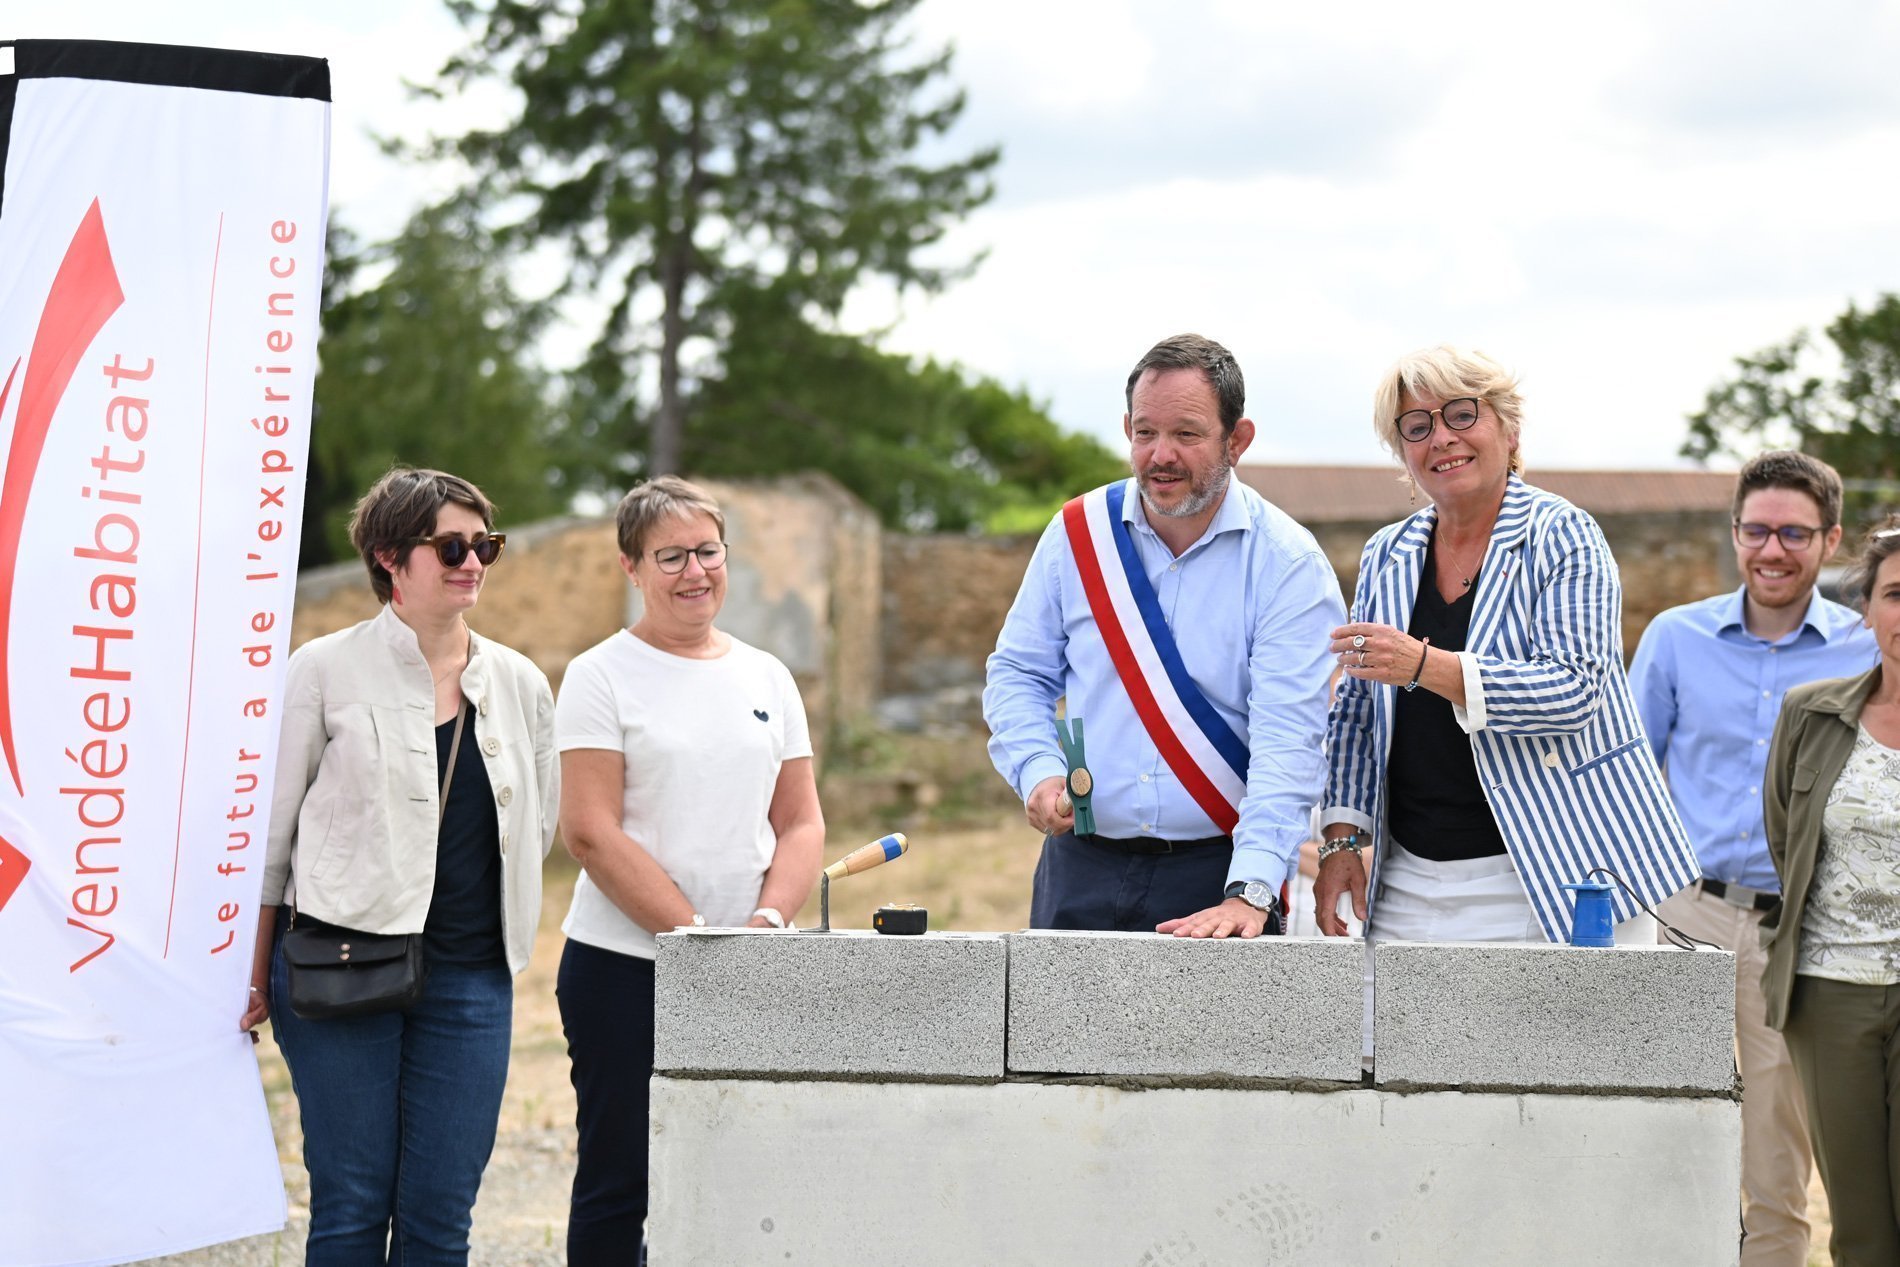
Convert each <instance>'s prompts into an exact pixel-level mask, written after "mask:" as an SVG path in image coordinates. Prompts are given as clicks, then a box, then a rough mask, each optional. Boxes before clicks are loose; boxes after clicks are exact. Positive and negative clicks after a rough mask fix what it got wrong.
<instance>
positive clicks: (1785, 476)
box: [1729, 449, 1841, 532]
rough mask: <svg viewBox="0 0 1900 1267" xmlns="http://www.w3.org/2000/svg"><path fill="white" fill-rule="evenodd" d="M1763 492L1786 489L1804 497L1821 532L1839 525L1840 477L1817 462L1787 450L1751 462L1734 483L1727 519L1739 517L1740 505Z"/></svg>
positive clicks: (1820, 462) (1821, 462)
mask: <svg viewBox="0 0 1900 1267" xmlns="http://www.w3.org/2000/svg"><path fill="white" fill-rule="evenodd" d="M1764 488H1786V489H1791V490H1792V491H1794V492H1797V493H1806V494H1807V495H1808V496H1809V497H1812V498H1813V499H1814V505H1815V507H1816V508H1817V509H1819V510H1820V512H1821V531H1823V532H1825V531H1827V530H1828V529H1829V528H1832V527H1833V526H1834V525H1835V524H1837V523H1839V522H1840V521H1841V477H1840V473H1839V472H1837V471H1836V470H1835V469H1834V468H1833V467H1831V466H1829V465H1828V464H1827V463H1825V462H1823V461H1822V460H1821V459H1820V458H1817V457H1810V456H1809V455H1808V454H1806V453H1796V452H1794V451H1793V450H1790V449H1778V450H1776V451H1775V452H1773V453H1763V454H1760V455H1758V456H1756V457H1752V458H1750V459H1749V460H1748V461H1747V462H1746V463H1745V464H1744V465H1743V466H1742V473H1741V474H1740V475H1738V476H1737V477H1736V479H1735V504H1734V505H1733V506H1731V507H1730V508H1729V517H1730V518H1733V519H1740V518H1741V517H1742V503H1743V502H1744V501H1747V500H1748V495H1749V494H1750V493H1758V492H1760V491H1761V490H1762V489H1764Z"/></svg>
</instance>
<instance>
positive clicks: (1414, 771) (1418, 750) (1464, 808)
mask: <svg viewBox="0 0 1900 1267" xmlns="http://www.w3.org/2000/svg"><path fill="white" fill-rule="evenodd" d="M1434 549H1435V545H1434V546H1433V547H1428V548H1427V549H1426V552H1425V572H1424V578H1423V581H1422V583H1421V584H1420V585H1419V589H1418V601H1417V602H1416V603H1415V604H1413V606H1412V623H1411V624H1410V625H1409V626H1408V627H1407V629H1406V632H1407V633H1409V634H1411V635H1412V636H1413V637H1414V638H1430V639H1431V640H1432V646H1433V647H1435V648H1437V649H1438V650H1440V651H1463V650H1464V649H1465V638H1466V636H1467V634H1468V633H1469V632H1470V628H1471V605H1472V602H1473V599H1472V595H1474V594H1476V593H1477V592H1478V590H1477V587H1478V585H1479V583H1480V578H1479V577H1476V576H1474V577H1472V578H1471V584H1472V587H1471V588H1470V589H1468V590H1466V591H1465V592H1464V593H1462V594H1460V595H1459V596H1458V597H1457V598H1456V599H1455V600H1453V601H1452V602H1449V603H1447V602H1446V601H1445V600H1444V599H1443V598H1442V597H1441V596H1440V595H1439V593H1438V583H1437V582H1436V581H1435V580H1434V579H1433V576H1434V568H1433V565H1432V555H1433V551H1434ZM1398 705H1399V706H1398V708H1397V709H1396V710H1394V712H1393V729H1392V753H1391V756H1390V757H1389V758H1387V761H1386V793H1387V796H1388V798H1389V803H1390V808H1389V810H1388V812H1387V818H1388V821H1389V823H1390V825H1391V832H1392V839H1394V840H1396V841H1398V843H1399V844H1400V845H1402V846H1404V848H1405V851H1406V852H1407V853H1414V854H1417V855H1418V856H1419V857H1421V858H1429V859H1430V860H1431V861H1433V862H1456V861H1459V860H1462V859H1466V858H1491V857H1496V856H1497V855H1498V854H1501V853H1503V852H1504V837H1503V836H1501V835H1499V834H1498V822H1497V819H1496V818H1494V817H1493V816H1492V814H1491V807H1490V805H1489V804H1487V803H1486V802H1485V799H1484V790H1483V788H1481V787H1480V786H1479V784H1478V766H1477V762H1476V761H1475V760H1474V759H1473V757H1472V755H1471V736H1470V735H1467V734H1466V733H1465V732H1464V731H1463V730H1462V729H1460V728H1459V726H1458V722H1457V719H1456V718H1454V717H1453V716H1452V713H1451V701H1450V700H1448V699H1446V698H1445V697H1444V696H1442V695H1438V694H1435V693H1434V692H1432V691H1428V690H1425V689H1424V688H1422V687H1421V688H1419V689H1418V690H1415V691H1403V690H1402V691H1400V692H1398Z"/></svg>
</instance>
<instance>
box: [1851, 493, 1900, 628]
mask: <svg viewBox="0 0 1900 1267" xmlns="http://www.w3.org/2000/svg"><path fill="white" fill-rule="evenodd" d="M1896 554H1900V514H1893V515H1888V516H1887V519H1886V522H1885V523H1878V524H1875V525H1874V526H1873V527H1871V528H1869V529H1868V530H1867V535H1866V536H1865V537H1863V538H1862V539H1861V543H1860V554H1859V556H1858V557H1856V558H1855V560H1854V562H1853V563H1852V564H1851V565H1850V566H1849V567H1848V569H1847V571H1846V573H1845V574H1843V575H1842V577H1841V593H1842V594H1844V595H1849V596H1852V595H1859V596H1860V605H1861V610H1863V611H1865V610H1866V608H1867V605H1868V604H1869V603H1871V602H1873V601H1874V578H1875V577H1876V576H1877V575H1878V574H1879V572H1880V565H1881V564H1882V563H1885V562H1886V561H1887V560H1888V559H1890V558H1892V557H1893V556H1894V555H1896Z"/></svg>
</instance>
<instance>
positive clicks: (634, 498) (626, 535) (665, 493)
mask: <svg viewBox="0 0 1900 1267" xmlns="http://www.w3.org/2000/svg"><path fill="white" fill-rule="evenodd" d="M675 515H705V516H706V517H707V518H708V519H710V520H712V521H713V527H715V528H717V529H718V530H719V539H720V540H721V541H724V540H725V539H726V515H725V512H724V511H722V510H720V509H719V503H718V502H717V501H716V500H714V498H713V495H712V494H711V493H709V492H707V491H706V490H705V489H703V488H701V487H700V486H699V485H697V484H695V483H693V482H692V481H690V480H683V479H681V478H680V477H679V476H677V475H662V476H660V477H659V478H658V479H650V480H648V481H647V482H646V483H644V484H636V485H635V486H634V487H633V488H632V489H630V490H628V492H627V495H626V496H625V497H622V498H621V499H620V505H619V507H618V508H617V509H616V510H615V511H614V533H615V535H616V536H617V537H618V538H619V540H620V553H622V554H624V555H626V556H627V559H628V561H629V562H634V563H637V562H639V560H640V552H641V551H642V550H644V549H645V548H646V540H647V534H648V533H649V532H651V531H653V529H654V528H655V527H656V526H658V525H659V523H660V522H661V521H662V520H666V519H671V518H673V517H674V516H675Z"/></svg>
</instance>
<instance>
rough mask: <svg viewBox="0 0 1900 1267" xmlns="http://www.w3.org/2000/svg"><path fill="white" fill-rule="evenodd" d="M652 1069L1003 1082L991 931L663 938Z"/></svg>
mask: <svg viewBox="0 0 1900 1267" xmlns="http://www.w3.org/2000/svg"><path fill="white" fill-rule="evenodd" d="M654 969H655V972H656V974H657V979H658V982H659V993H658V997H657V1000H656V1006H655V1015H654V1027H655V1028H654V1054H653V1066H654V1068H656V1069H661V1070H668V1071H674V1072H682V1073H695V1074H707V1073H729V1072H730V1073H755V1074H781V1075H782V1074H814V1075H825V1076H851V1077H886V1078H934V1079H938V1080H951V1079H968V1078H988V1079H997V1078H1001V1077H1002V1076H1003V1042H1004V1036H1003V1003H1004V987H1003V982H1004V972H1005V952H1004V941H1003V938H1002V936H1001V935H999V934H995V933H936V934H932V935H929V936H924V937H884V936H881V935H879V934H877V933H873V932H867V931H864V930H852V931H841V932H833V933H796V932H790V931H787V932H779V931H776V930H772V929H718V930H711V929H708V930H705V931H693V932H679V933H664V934H662V935H661V936H660V938H659V955H658V958H657V960H656V961H655V965H654Z"/></svg>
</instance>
